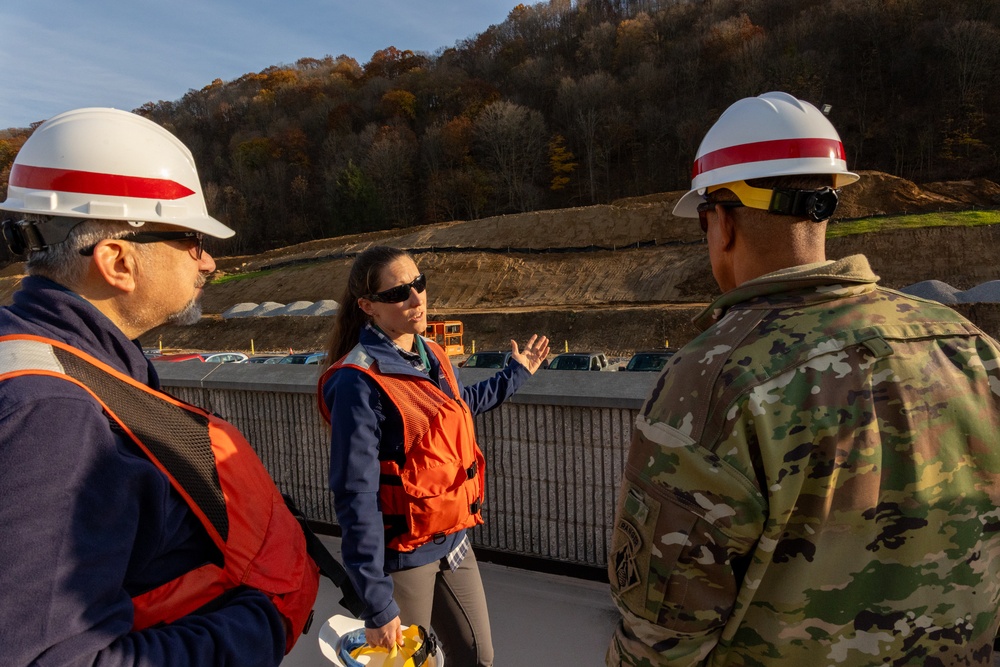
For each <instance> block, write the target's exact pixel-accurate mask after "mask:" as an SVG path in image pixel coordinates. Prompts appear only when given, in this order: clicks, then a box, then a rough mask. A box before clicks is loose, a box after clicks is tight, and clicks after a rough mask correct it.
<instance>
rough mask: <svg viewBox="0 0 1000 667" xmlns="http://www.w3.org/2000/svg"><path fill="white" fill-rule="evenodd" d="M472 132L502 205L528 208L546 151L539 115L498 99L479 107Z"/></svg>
mask: <svg viewBox="0 0 1000 667" xmlns="http://www.w3.org/2000/svg"><path fill="white" fill-rule="evenodd" d="M475 132H476V139H477V141H478V143H479V146H480V147H481V149H482V151H483V154H484V156H485V158H486V162H487V164H489V166H490V167H491V168H492V169H493V171H494V173H495V175H496V176H497V178H498V179H499V182H500V185H501V193H502V196H505V198H506V208H507V209H508V210H512V211H528V210H531V209H532V208H533V206H534V205H535V204H536V203H537V201H538V197H539V192H538V187H537V186H536V184H535V179H536V176H537V174H538V172H539V169H540V168H541V166H542V165H543V164H544V161H545V156H546V150H547V143H546V130H545V120H544V119H543V118H542V114H541V113H539V112H538V111H535V110H533V109H528V108H527V107H523V106H521V105H519V104H514V103H513V102H508V101H506V100H502V101H500V102H495V103H493V104H491V105H489V106H488V107H486V108H485V109H483V111H482V113H480V114H479V116H478V117H477V118H476V121H475Z"/></svg>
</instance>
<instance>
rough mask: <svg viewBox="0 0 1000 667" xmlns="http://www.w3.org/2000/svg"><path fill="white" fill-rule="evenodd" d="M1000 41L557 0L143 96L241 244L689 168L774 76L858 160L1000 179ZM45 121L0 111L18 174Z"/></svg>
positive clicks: (622, 193) (622, 185) (965, 7)
mask: <svg viewBox="0 0 1000 667" xmlns="http://www.w3.org/2000/svg"><path fill="white" fill-rule="evenodd" d="M998 43H1000V3H997V2H984V1H983V0H954V1H953V2H947V3H944V2H940V1H938V0H893V1H891V2H880V1H873V0H576V2H573V1H572V0H549V1H548V2H543V3H539V4H535V5H519V6H518V7H516V8H515V9H514V10H512V11H511V13H510V14H509V16H508V17H507V19H506V20H505V21H504V22H503V23H501V24H498V25H492V26H488V27H485V29H484V30H483V32H482V33H480V34H477V35H473V36H470V37H469V38H468V39H465V40H462V41H460V42H458V43H456V44H455V45H454V46H451V47H448V48H442V49H441V50H440V51H438V52H436V53H434V54H426V53H414V52H412V51H407V50H401V49H399V48H396V47H395V46H391V45H387V46H386V48H384V49H382V50H380V51H378V52H376V53H374V54H373V55H372V57H371V59H370V60H369V61H368V62H367V63H365V64H360V63H358V62H357V61H356V60H354V59H352V58H349V57H347V56H343V55H341V56H336V57H334V56H330V55H326V56H320V57H313V55H310V54H303V57H302V58H301V59H300V60H298V61H296V62H295V63H294V64H290V65H289V64H275V65H273V66H271V67H268V68H266V69H264V70H262V71H260V72H256V73H248V74H245V75H243V76H241V77H239V78H237V79H235V80H232V81H222V80H219V79H217V80H215V81H213V82H211V83H208V84H207V85H204V86H203V87H201V88H195V89H192V90H190V91H189V92H188V93H187V94H186V95H184V96H183V98H181V99H180V100H174V101H163V100H161V101H151V102H149V103H148V104H145V105H143V106H142V107H141V108H140V109H137V112H139V113H141V114H143V115H145V116H147V117H149V118H151V119H153V120H155V121H157V122H159V123H161V124H163V125H164V126H165V127H167V128H168V129H170V130H171V131H173V132H175V133H176V134H177V135H178V136H179V137H180V138H181V139H182V140H183V141H184V142H185V143H186V144H187V145H188V146H189V147H190V148H191V150H192V152H193V153H194V156H195V159H196V161H197V163H198V165H199V170H200V173H201V177H202V181H203V182H204V185H205V194H206V198H207V201H208V207H209V210H210V211H211V212H212V213H213V214H214V215H217V216H218V217H219V218H220V219H222V220H223V221H225V222H226V223H227V224H229V225H231V226H232V227H234V228H235V229H236V230H237V232H238V234H237V236H236V237H234V238H233V239H229V240H225V241H221V242H220V243H219V244H218V246H216V250H217V252H218V254H220V255H244V254H250V253H255V252H260V251H263V250H267V249H271V248H279V247H283V246H288V245H291V244H295V243H301V242H305V241H310V240H314V239H323V238H330V237H340V236H344V235H348V234H354V233H360V232H371V231H374V230H384V229H395V228H402V227H411V226H416V225H422V224H429V223H436V222H445V221H451V220H476V219H480V218H484V217H490V216H497V215H503V214H509V213H518V212H525V211H536V210H543V209H562V208H567V207H574V206H587V205H591V204H602V203H608V202H611V201H614V200H616V199H619V198H623V197H635V196H641V195H648V194H653V193H661V192H671V191H677V190H682V189H685V188H686V187H687V186H688V183H689V179H690V166H691V162H692V159H693V157H694V153H695V151H696V149H697V146H698V144H699V142H700V140H701V137H702V136H703V135H704V133H705V131H706V130H707V129H708V127H709V126H710V125H711V123H712V122H713V121H714V120H715V118H717V117H718V115H719V114H720V113H721V112H722V110H724V109H725V108H726V107H727V106H728V105H729V104H731V103H732V102H733V101H735V100H737V99H739V98H741V97H745V96H748V95H755V94H759V93H762V92H765V91H768V90H785V91H787V92H790V93H792V94H794V95H796V96H798V97H801V98H803V99H806V100H809V101H811V102H813V103H815V104H816V105H818V106H824V105H829V106H830V112H829V115H830V118H831V120H832V122H833V123H834V125H835V126H836V127H837V128H838V130H839V132H840V134H841V136H842V138H843V140H844V144H845V147H846V151H847V155H848V159H849V164H850V165H851V166H852V168H854V169H866V170H877V171H881V172H885V173H888V174H892V175H895V176H899V177H902V178H905V179H908V180H910V181H913V182H916V183H925V182H930V181H954V180H962V179H975V178H986V179H991V180H994V181H997V180H1000V150H998V149H1000V115H997V114H996V113H995V112H994V110H995V109H997V108H1000V87H997V86H995V85H993V82H994V80H995V78H996V72H997V68H998V65H1000V50H998V49H997V48H996V45H997V44H998ZM335 49H336V45H335V44H331V50H335ZM192 83H194V84H195V85H197V84H198V82H192ZM30 131H31V128H25V129H10V130H5V131H0V196H5V191H6V179H7V175H8V173H9V167H10V163H11V161H12V160H13V156H14V155H15V154H16V152H17V149H18V148H19V147H20V146H21V145H22V144H23V142H24V140H25V139H26V137H27V136H28V135H29V134H30ZM873 224H875V223H873ZM879 224H885V221H881V223H879Z"/></svg>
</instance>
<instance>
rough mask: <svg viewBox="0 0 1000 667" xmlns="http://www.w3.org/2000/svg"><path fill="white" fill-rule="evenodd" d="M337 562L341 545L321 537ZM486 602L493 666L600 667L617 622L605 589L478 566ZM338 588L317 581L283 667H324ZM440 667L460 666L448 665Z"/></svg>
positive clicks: (338, 608)
mask: <svg viewBox="0 0 1000 667" xmlns="http://www.w3.org/2000/svg"><path fill="white" fill-rule="evenodd" d="M322 539H323V541H324V542H325V543H326V544H327V546H328V547H329V548H330V550H331V551H332V552H333V553H334V555H335V556H337V557H338V558H339V557H340V540H338V539H337V538H333V537H326V536H322ZM479 567H480V571H481V572H482V576H483V586H484V587H485V589H486V599H487V601H488V603H489V609H490V622H491V625H492V629H493V646H494V650H495V651H496V667H528V666H529V665H530V666H534V665H545V666H551V667H602V666H603V665H604V652H605V650H606V648H607V645H608V639H609V637H610V636H611V629H612V627H613V625H614V622H615V618H616V611H615V607H614V604H613V603H612V602H611V598H610V596H609V593H608V585H607V584H602V583H597V582H592V581H584V580H581V579H574V578H571V577H563V576H557V575H552V574H542V573H538V572H530V571H527V570H519V569H516V568H512V567H505V566H502V565H494V564H492V563H483V562H480V563H479ZM339 599H340V595H339V592H338V590H337V588H336V587H335V586H334V585H333V584H332V583H331V582H330V581H329V580H328V579H326V578H323V579H321V580H320V590H319V599H318V600H317V601H316V617H315V621H314V622H313V627H312V629H311V630H310V631H309V634H307V635H304V636H303V637H301V638H300V639H299V641H298V643H297V644H296V645H295V649H294V650H293V651H292V652H291V653H290V654H289V655H288V657H287V658H285V660H284V662H282V663H281V664H282V667H323V666H324V665H331V664H332V663H331V662H330V661H329V660H328V659H327V658H325V657H324V656H323V654H322V652H321V651H320V646H319V641H318V637H319V632H320V630H321V628H322V626H323V624H324V622H325V620H326V619H327V618H329V617H331V616H333V615H334V614H347V612H346V611H344V610H343V608H341V606H340V605H339V604H337V600H339ZM444 667H462V666H460V665H448V664H447V657H446V661H445V666H444Z"/></svg>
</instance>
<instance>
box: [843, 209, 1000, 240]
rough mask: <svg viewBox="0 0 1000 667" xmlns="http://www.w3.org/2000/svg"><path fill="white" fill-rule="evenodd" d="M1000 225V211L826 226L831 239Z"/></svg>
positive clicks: (875, 219) (898, 217)
mask: <svg viewBox="0 0 1000 667" xmlns="http://www.w3.org/2000/svg"><path fill="white" fill-rule="evenodd" d="M998 223H1000V211H993V210H987V211H958V212H954V213H923V214H919V215H887V216H878V217H872V218H861V219H859V220H847V221H844V222H834V223H831V224H830V225H828V226H827V230H826V237H827V238H828V239H832V238H838V237H842V236H852V235H855V234H869V233H871V232H881V231H893V230H897V229H921V228H928V227H978V226H981V225H995V224H998Z"/></svg>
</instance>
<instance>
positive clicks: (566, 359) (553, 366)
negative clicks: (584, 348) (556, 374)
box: [549, 352, 609, 371]
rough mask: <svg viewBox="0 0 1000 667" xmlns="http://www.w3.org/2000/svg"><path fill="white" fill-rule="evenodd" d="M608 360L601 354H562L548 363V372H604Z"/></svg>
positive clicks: (606, 368)
mask: <svg viewBox="0 0 1000 667" xmlns="http://www.w3.org/2000/svg"><path fill="white" fill-rule="evenodd" d="M608 368H609V367H608V358H607V356H606V355H605V354H604V353H603V352H563V353H562V354H557V355H556V356H555V357H554V358H553V359H552V361H550V362H549V370H550V371H604V370H608Z"/></svg>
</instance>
